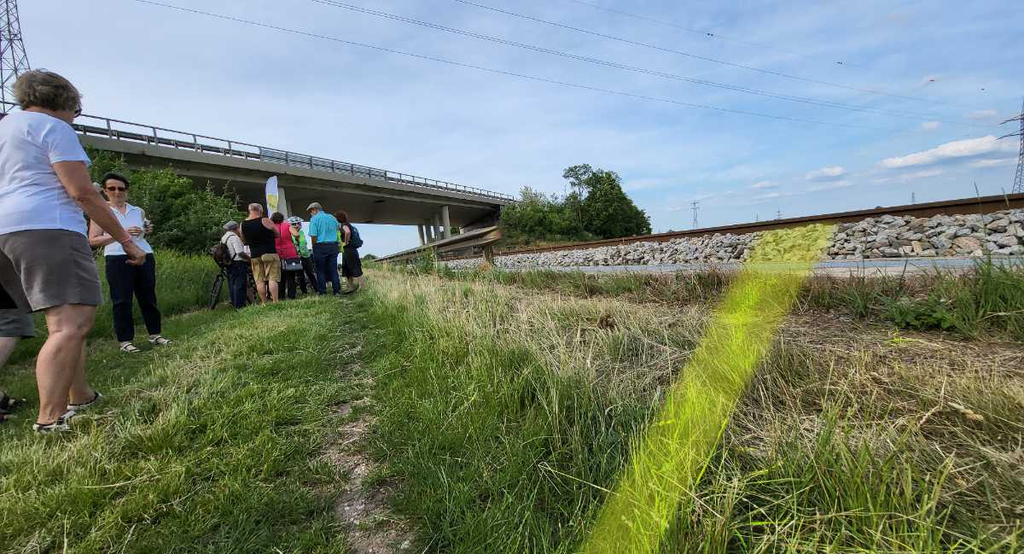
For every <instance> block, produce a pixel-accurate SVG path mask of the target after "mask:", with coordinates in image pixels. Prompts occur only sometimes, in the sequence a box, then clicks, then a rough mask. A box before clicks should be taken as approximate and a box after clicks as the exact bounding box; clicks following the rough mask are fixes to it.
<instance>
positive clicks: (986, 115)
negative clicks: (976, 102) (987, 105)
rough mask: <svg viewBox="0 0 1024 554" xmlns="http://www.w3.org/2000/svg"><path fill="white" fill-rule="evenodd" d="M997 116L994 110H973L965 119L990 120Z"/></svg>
mask: <svg viewBox="0 0 1024 554" xmlns="http://www.w3.org/2000/svg"><path fill="white" fill-rule="evenodd" d="M997 115H998V112H996V111H995V110H975V111H973V112H971V113H969V114H967V117H968V118H969V119H992V118H994V117H996V116H997Z"/></svg>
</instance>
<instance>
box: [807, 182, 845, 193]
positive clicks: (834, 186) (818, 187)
mask: <svg viewBox="0 0 1024 554" xmlns="http://www.w3.org/2000/svg"><path fill="white" fill-rule="evenodd" d="M852 186H853V181H847V180H845V179H844V180H841V181H833V182H831V183H826V184H823V185H816V186H813V187H810V188H808V189H807V192H821V191H824V190H836V189H845V188H848V187H852Z"/></svg>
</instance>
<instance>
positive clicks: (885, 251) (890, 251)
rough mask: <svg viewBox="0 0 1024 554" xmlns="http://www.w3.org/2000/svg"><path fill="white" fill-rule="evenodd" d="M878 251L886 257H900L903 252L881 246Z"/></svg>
mask: <svg viewBox="0 0 1024 554" xmlns="http://www.w3.org/2000/svg"><path fill="white" fill-rule="evenodd" d="M878 252H879V253H880V254H881V255H882V256H884V257H886V258H899V257H900V255H901V254H902V250H898V249H896V248H890V247H885V248H879V249H878Z"/></svg>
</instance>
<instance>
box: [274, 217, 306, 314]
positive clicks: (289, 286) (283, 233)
mask: <svg viewBox="0 0 1024 554" xmlns="http://www.w3.org/2000/svg"><path fill="white" fill-rule="evenodd" d="M270 222H271V223H273V224H274V225H276V226H277V230H278V233H279V234H278V235H277V238H276V239H275V240H274V247H275V248H276V249H277V256H278V257H279V258H281V279H282V280H283V281H284V294H285V297H287V298H288V299H289V300H295V279H296V277H297V276H298V274H299V273H301V272H302V258H301V257H300V256H299V251H298V250H296V249H295V243H294V242H293V241H292V237H293V236H294V233H295V229H294V228H292V226H291V224H289V223H288V222H287V221H285V220H284V214H282V213H281V212H274V213H273V215H271V216H270Z"/></svg>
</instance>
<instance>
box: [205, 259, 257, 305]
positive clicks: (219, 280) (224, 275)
mask: <svg viewBox="0 0 1024 554" xmlns="http://www.w3.org/2000/svg"><path fill="white" fill-rule="evenodd" d="M217 267H218V268H220V273H218V274H217V276H216V277H214V278H213V286H212V287H210V296H209V299H208V301H207V303H206V306H207V307H208V308H209V309H211V310H213V309H216V308H217V304H219V303H220V296H221V293H222V292H223V291H224V283H226V282H228V268H227V267H225V266H223V265H221V264H217ZM246 276H247V277H248V279H247V281H248V283H246V285H247V286H246V287H245V299H246V302H247V303H249V304H253V303H255V302H256V282H255V281H253V278H252V271H251V270H250V271H247V272H246Z"/></svg>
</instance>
